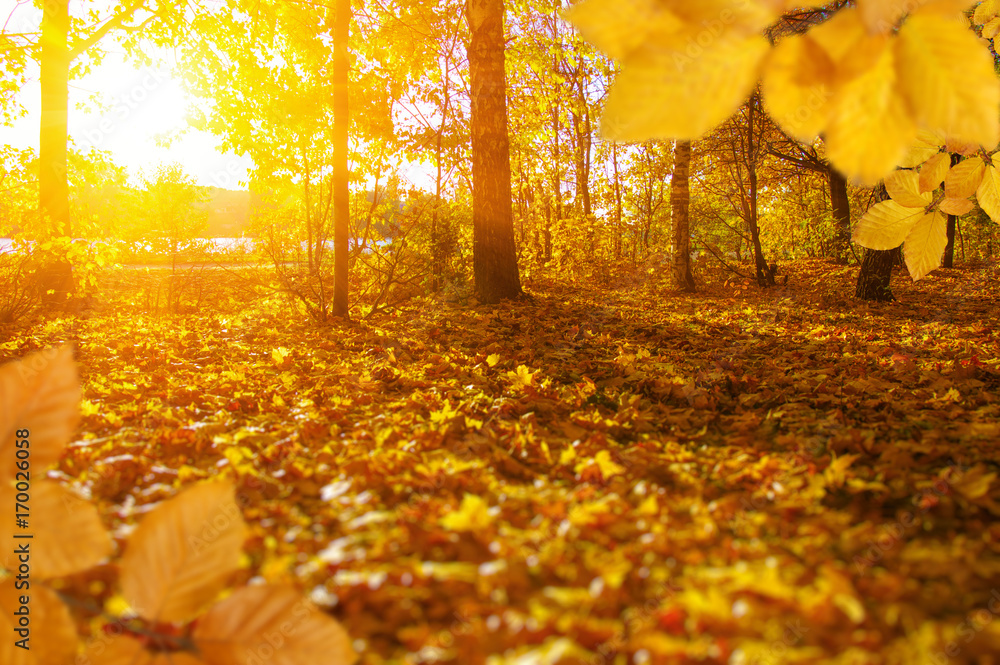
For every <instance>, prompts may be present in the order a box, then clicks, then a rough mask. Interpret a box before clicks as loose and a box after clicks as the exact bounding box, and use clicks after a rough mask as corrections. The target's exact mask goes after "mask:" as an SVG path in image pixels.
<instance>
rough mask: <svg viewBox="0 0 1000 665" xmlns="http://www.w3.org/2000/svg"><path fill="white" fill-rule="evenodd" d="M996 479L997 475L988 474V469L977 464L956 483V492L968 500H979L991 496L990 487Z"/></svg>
mask: <svg viewBox="0 0 1000 665" xmlns="http://www.w3.org/2000/svg"><path fill="white" fill-rule="evenodd" d="M996 479H997V474H996V473H987V472H986V467H984V466H983V465H982V464H977V465H976V466H975V467H973V468H971V469H969V470H968V471H966V472H965V473H963V474H962V476H961V477H960V478H959V479H958V480H956V481H955V491H957V492H958V493H959V494H961V495H962V496H964V497H965V498H966V499H969V500H975V499H979V498H981V497H984V496H987V495H988V494H989V491H990V486H991V485H992V484H993V481H995V480H996Z"/></svg>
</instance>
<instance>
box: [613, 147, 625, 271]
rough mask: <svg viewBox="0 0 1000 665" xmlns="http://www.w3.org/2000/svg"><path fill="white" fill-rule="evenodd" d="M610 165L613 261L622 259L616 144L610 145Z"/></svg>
mask: <svg viewBox="0 0 1000 665" xmlns="http://www.w3.org/2000/svg"><path fill="white" fill-rule="evenodd" d="M611 164H612V166H613V168H614V171H613V172H614V185H613V187H614V194H615V259H621V257H622V183H621V176H620V175H619V173H618V144H616V143H612V144H611Z"/></svg>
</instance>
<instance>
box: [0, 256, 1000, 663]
mask: <svg viewBox="0 0 1000 665" xmlns="http://www.w3.org/2000/svg"><path fill="white" fill-rule="evenodd" d="M788 271H789V275H790V279H789V285H788V286H787V287H784V288H781V287H779V288H778V289H775V290H770V291H765V292H761V291H758V290H757V289H755V288H753V287H752V286H751V285H750V283H749V282H745V283H735V284H734V283H730V285H728V286H724V285H723V284H722V279H723V275H721V274H719V273H715V272H712V271H709V270H703V271H702V274H703V275H704V277H703V281H704V285H703V289H702V292H701V293H700V294H699V295H696V296H683V297H666V298H665V297H664V295H663V293H664V290H665V289H666V288H667V285H666V284H665V283H662V282H655V281H654V282H650V283H649V284H647V285H644V286H639V287H632V288H629V289H623V290H618V291H614V290H608V289H606V288H601V289H594V288H590V287H587V286H586V285H584V284H580V283H579V282H578V281H572V282H565V283H550V285H549V286H548V287H547V288H546V289H543V290H537V289H536V290H534V291H533V292H532V296H533V298H532V299H531V300H526V301H524V302H517V303H510V304H506V305H504V306H502V307H501V306H498V307H471V308H470V307H468V306H461V307H459V306H455V305H451V304H448V303H445V302H440V301H435V300H414V301H411V303H410V304H409V306H405V307H401V308H399V309H397V310H395V311H393V312H391V313H388V314H383V315H376V316H374V317H372V318H371V319H369V320H368V321H367V322H359V323H356V324H352V325H334V326H322V327H320V326H315V325H311V324H308V323H306V322H305V321H304V319H303V317H295V316H290V315H289V312H288V311H287V309H283V308H276V309H258V310H253V311H248V312H247V313H246V314H244V315H220V314H212V313H201V314H199V315H197V316H189V317H176V318H169V319H166V318H160V317H154V316H142V315H131V316H126V317H123V316H118V315H114V316H107V317H99V318H96V319H91V320H89V321H87V322H80V321H73V320H66V321H62V322H55V323H52V324H50V325H48V326H46V327H44V328H37V329H34V330H26V329H19V330H18V331H11V333H10V334H9V341H7V342H5V343H3V344H2V346H0V349H2V351H0V353H2V354H3V355H4V356H5V357H17V356H23V355H26V354H28V353H29V352H30V351H31V350H34V349H39V348H44V347H46V346H47V345H49V344H52V343H54V342H57V341H59V340H67V339H69V340H73V341H74V342H75V343H76V345H77V348H78V349H79V350H78V357H79V358H80V361H81V373H82V376H83V381H84V382H83V391H84V399H83V402H82V412H83V420H82V424H81V427H80V429H79V430H77V432H76V433H75V434H73V435H72V436H71V437H70V438H71V439H72V440H74V443H73V444H72V445H70V446H69V447H67V448H64V449H61V455H56V454H55V451H54V450H53V451H51V454H47V455H46V454H41V453H42V452H43V451H49V450H50V449H48V448H41V447H40V450H39V453H40V454H41V455H40V457H38V458H37V459H33V462H32V463H33V465H36V466H33V469H37V470H36V472H35V473H33V474H32V477H33V478H34V477H35V475H36V474H38V475H39V476H42V475H44V474H43V473H42V468H43V465H44V464H46V463H50V462H54V463H55V464H56V466H55V469H54V471H53V473H50V474H49V479H48V480H45V481H44V482H45V483H46V484H52V485H55V486H57V487H59V488H61V489H60V490H59V491H60V492H64V493H69V492H73V493H81V492H83V493H84V494H83V495H84V496H88V497H89V498H90V499H89V502H83V503H84V505H91V504H92V505H93V506H95V507H96V510H97V515H98V516H99V518H100V519H99V521H100V524H101V525H102V528H103V529H106V530H108V531H110V532H111V533H112V534H114V535H115V540H116V542H121V541H125V540H127V541H128V542H129V549H125V552H128V551H129V550H130V548H131V546H132V543H133V542H140V540H146V538H147V536H143V535H142V534H141V533H140V531H139V530H140V529H143V525H144V524H146V523H147V521H152V522H156V519H154V516H156V515H157V514H158V513H159V511H167V510H169V508H168V507H169V506H175V505H177V502H180V503H181V505H189V507H190V509H191V510H192V511H193V512H196V513H198V509H196V508H195V507H194V506H191V505H190V504H188V501H192V502H193V498H192V499H187V498H186V497H188V496H191V495H189V494H188V492H192V491H195V490H197V489H198V488H200V487H201V483H202V482H203V481H204V482H208V483H209V487H212V486H214V487H220V485H218V484H217V483H222V484H227V483H228V484H230V485H231V487H233V488H235V495H236V497H237V505H238V506H239V509H240V510H239V512H240V514H241V515H242V519H243V520H244V521H245V522H246V525H247V529H248V531H247V533H248V537H247V539H246V540H245V545H244V552H245V556H244V558H243V560H242V563H241V567H240V568H239V570H237V571H236V572H235V587H232V588H236V589H242V588H243V587H242V586H240V585H241V584H242V583H243V582H244V581H246V580H250V579H253V580H254V581H255V583H257V582H261V583H263V584H264V586H250V587H247V588H246V590H245V591H240V592H238V593H234V594H233V595H231V596H229V598H228V599H223V600H221V601H219V604H217V605H215V606H214V607H216V608H217V609H216V610H209V612H210V613H212V614H213V615H214V616H219V618H221V615H223V614H224V615H226V616H229V617H230V623H228V624H227V625H231V626H233V627H234V629H235V627H236V626H238V625H241V624H242V623H243V622H244V621H247V622H249V621H250V620H251V617H248V616H247V614H248V613H247V612H245V611H241V609H240V608H241V607H250V606H251V603H256V602H258V600H260V599H258V598H254V597H252V596H251V595H245V594H253V593H257V592H259V593H264V592H263V591H257V592H255V591H254V590H260V589H272V592H273V593H277V592H278V590H277V588H275V587H282V588H287V586H288V585H292V586H295V587H297V588H302V589H306V590H308V591H309V596H310V598H311V599H312V600H313V601H314V602H317V603H320V605H321V606H322V607H323V608H324V610H325V612H329V613H330V614H332V615H333V616H335V617H336V618H337V619H338V620H340V621H341V622H342V623H343V625H344V627H345V629H346V630H347V632H348V633H350V635H351V638H352V639H353V640H355V641H356V643H357V644H358V645H359V646H358V649H359V651H361V652H362V659H363V661H362V662H365V663H370V664H372V665H374V664H376V663H402V662H406V661H407V660H408V659H410V660H412V659H414V658H416V656H415V654H418V653H428V652H430V651H431V650H433V652H434V653H436V654H438V655H437V656H436V657H437V659H438V660H439V661H441V662H455V663H468V662H477V661H483V660H485V659H487V658H488V657H490V656H492V657H494V658H497V659H502V660H497V662H511V663H513V662H526V661H529V660H530V659H545V658H550V659H551V660H552V661H554V662H591V661H594V662H596V659H601V660H602V661H603V662H614V660H615V659H616V658H619V657H621V658H624V659H626V660H628V661H632V660H633V659H634V658H636V656H638V658H639V659H640V660H641V659H643V658H649V661H650V662H664V663H667V662H676V661H678V660H681V659H690V660H696V659H699V658H700V659H702V660H704V661H705V662H717V663H725V662H729V661H730V659H731V658H733V657H734V654H737V655H736V656H735V657H736V658H747V659H754V660H755V661H758V660H759V661H764V662H766V661H767V660H768V659H774V660H777V659H778V658H779V656H781V657H785V656H787V655H788V654H793V655H795V656H796V657H801V658H803V659H805V658H807V657H808V658H810V659H812V660H816V661H823V660H829V659H835V658H837V657H838V656H839V655H840V654H842V652H843V645H844V644H848V643H850V644H852V645H853V646H852V653H853V654H855V655H856V656H857V657H858V658H859V659H862V658H863V659H867V660H870V661H874V662H913V661H915V660H917V659H918V658H919V657H923V656H926V654H932V655H934V654H937V653H939V652H944V651H945V649H949V650H950V652H951V653H953V654H957V655H954V656H952V659H953V661H952V662H954V663H956V664H959V665H961V664H964V663H970V664H971V663H974V662H977V659H982V658H984V657H986V656H987V655H989V654H992V653H995V650H996V645H997V639H998V638H997V635H998V634H997V632H996V631H995V629H994V626H993V625H992V624H985V623H984V622H983V621H982V619H981V617H979V616H978V615H976V614H975V612H976V611H977V610H978V609H981V608H983V607H986V606H987V604H988V603H989V602H990V588H991V587H990V585H991V584H992V579H993V575H994V572H993V568H992V564H991V563H990V562H991V561H992V560H993V558H994V556H995V553H994V552H993V549H992V547H993V545H992V540H987V539H986V538H984V537H983V534H992V533H993V531H995V526H994V523H995V520H996V515H997V511H998V510H1000V508H998V506H997V480H996V475H995V474H996V468H997V467H996V465H997V464H998V463H1000V458H998V457H997V451H996V447H995V445H994V443H995V441H996V438H997V436H998V429H997V424H996V418H995V412H996V408H997V398H996V394H997V393H996V388H997V387H998V386H1000V367H998V365H997V363H996V360H995V358H994V357H993V354H992V353H991V351H990V349H991V348H992V344H993V341H992V340H993V338H992V334H993V333H992V332H991V330H992V328H991V326H992V323H991V319H990V318H989V317H990V316H992V314H991V313H992V312H993V311H995V309H996V307H997V305H998V304H1000V301H998V299H1000V293H998V291H997V284H998V283H1000V282H998V280H997V274H996V269H995V267H990V268H987V269H980V270H971V269H964V270H961V271H941V272H940V273H935V274H933V275H930V276H929V277H928V278H927V279H925V280H921V281H920V282H917V283H911V282H910V281H909V280H905V281H901V282H900V283H898V284H896V285H895V290H896V291H897V294H898V296H899V297H900V301H901V302H899V303H896V304H893V305H867V304H861V305H859V304H857V303H856V302H854V301H852V300H851V299H850V298H849V297H848V295H846V294H848V293H849V292H850V284H851V281H852V275H850V274H849V272H848V271H846V270H845V269H843V268H837V267H831V266H830V265H828V264H825V263H823V262H819V261H813V262H802V263H793V264H790V265H789V266H788ZM942 291H944V292H945V293H946V294H947V297H945V298H942V297H941V292H942ZM36 362H37V361H36V360H30V359H29V360H27V361H26V364H23V365H22V367H29V368H31V367H35V366H36V365H35V363H36ZM39 369H40V368H39ZM15 376H17V375H16V374H15ZM13 388H17V389H19V388H20V386H19V385H14V386H13ZM10 394H13V395H15V396H18V395H20V394H21V392H20V391H19V390H14V392H13V393H5V394H4V399H3V400H2V401H0V403H2V404H4V405H5V406H6V405H7V404H11V403H12V402H10V401H8V399H7V395H10ZM4 422H7V421H4ZM32 430H33V431H34V430H35V426H32ZM4 441H5V442H7V443H6V445H8V446H9V445H11V444H10V441H12V439H10V438H6V439H4ZM32 445H33V446H34V443H33V444H32ZM7 452H8V450H7V449H6V448H5V449H4V450H3V452H0V454H4V455H6V454H7ZM33 482H38V483H41V482H42V481H41V478H39V479H38V480H37V481H33ZM211 491H212V492H213V493H214V492H215V490H211ZM230 491H231V490H230ZM221 494H222V493H221V492H219V495H220V496H221ZM226 496H227V497H228V498H227V499H226V500H227V501H229V500H231V498H232V496H233V495H232V494H231V493H230V494H227V495H226ZM160 504H162V505H160ZM72 505H77V504H76V503H74V504H72ZM86 510H88V511H89V510H90V509H86ZM201 510H206V508H201ZM81 514H82V513H81ZM198 514H204V513H198ZM36 519H37V520H39V521H38V522H37V524H38V525H39V526H41V525H42V524H45V523H48V524H53V525H57V524H59V523H58V522H55V521H49V520H48V519H43V517H42V515H41V514H39V515H38V516H37V518H36ZM161 519H165V518H161ZM136 523H138V525H139V526H138V529H136V530H133V529H132V525H133V524H136ZM184 523H185V524H189V525H191V523H190V522H184ZM33 524H35V522H34V521H33ZM192 526H193V525H192ZM6 528H9V527H7V525H5V529H6ZM174 528H180V527H174ZM133 539H140V540H135V541H133ZM53 547H55V546H53ZM50 551H52V550H50ZM145 551H146V552H147V553H148V555H149V556H154V555H155V552H153V551H152V550H145ZM136 556H137V555H136ZM144 556H145V555H144ZM111 561H112V562H114V563H117V564H119V568H118V569H119V570H120V573H119V574H116V573H115V568H113V567H109V566H99V567H97V568H89V569H87V570H84V571H81V572H79V573H77V574H75V575H73V576H71V577H68V578H60V579H64V581H63V583H62V584H61V585H60V586H58V587H56V590H57V591H58V594H60V597H61V598H67V599H68V598H77V599H83V600H85V601H89V602H92V603H93V604H94V605H96V607H97V608H104V609H103V613H105V614H110V615H112V616H113V617H116V618H117V617H121V619H122V620H121V622H120V623H118V624H115V620H116V619H108V618H101V617H98V620H97V621H95V622H94V625H91V624H90V623H89V622H87V621H79V620H78V621H77V624H78V625H77V628H78V630H79V631H80V632H81V634H83V635H84V636H85V639H86V640H87V642H88V643H89V644H105V643H106V642H107V641H108V640H109V639H110V637H109V636H107V635H105V634H102V633H100V632H96V631H97V629H98V628H100V626H101V625H102V624H106V623H111V624H112V625H120V626H122V627H123V628H125V629H126V632H129V631H131V632H133V633H138V634H140V635H142V634H148V633H149V632H153V633H157V634H162V631H165V630H166V627H165V626H162V625H158V624H152V623H150V622H148V621H140V620H139V619H138V618H136V617H132V616H131V615H125V616H123V615H122V612H123V611H124V603H123V602H122V593H125V592H126V590H127V589H128V586H127V585H119V582H118V580H121V579H123V577H125V576H126V574H127V571H128V569H127V565H130V564H129V562H128V559H125V558H122V557H120V555H119V554H118V550H116V551H115V553H113V554H112V555H111ZM49 584H50V583H48V582H46V583H45V585H44V586H46V587H47V586H49ZM53 586H54V585H53ZM33 588H34V587H33ZM191 588H197V587H191ZM43 593H44V592H42V591H40V590H39V591H38V592H37V593H36V595H35V596H34V597H33V602H34V601H38V602H39V603H40V604H41V603H49V602H50V601H49V600H48V599H46V600H42V598H43V597H44V596H43ZM46 596H47V594H46ZM285 597H286V596H280V598H285ZM287 597H288V598H290V597H291V596H287ZM56 601H57V598H53V599H51V602H52V603H53V604H54V605H55V604H56ZM59 602H62V601H59ZM192 602H193V601H192ZM260 602H263V601H262V600H261V601H260ZM272 602H275V603H277V602H278V598H274V599H273V601H272ZM47 606H48V605H47ZM215 612H219V613H221V614H218V615H215V614H214V613H215ZM81 613H82V614H81ZM970 613H973V614H971V615H970ZM71 615H72V616H73V617H85V616H86V615H87V612H86V610H85V609H84V608H81V607H78V606H76V605H74V607H73V608H72V610H71ZM5 616H8V617H9V616H10V614H9V613H5ZM143 616H144V615H143ZM208 616H209V615H205V614H203V615H202V619H201V620H200V621H199V622H198V624H197V626H199V628H196V629H195V632H194V633H193V635H191V639H193V640H194V641H196V642H197V639H198V637H199V633H198V631H199V630H209V628H208V627H207V626H205V622H206V618H207V617H208ZM256 616H262V615H260V614H258V615H256ZM887 616H896V617H897V620H895V621H887V620H886V619H885V617H887ZM970 616H972V619H971V621H972V623H971V624H970V623H967V622H968V621H970V618H969V617H970ZM490 617H497V618H496V619H491V618H490ZM994 623H995V622H994ZM210 624H212V625H218V624H217V622H216V621H215V619H214V618H213V620H212V621H211V622H210ZM789 626H792V627H794V628H795V631H796V632H790V633H785V631H786V629H787V628H788V627H789ZM252 627H253V624H250V623H247V624H246V628H247V631H246V632H250V631H251V628H252ZM976 627H980V628H981V630H979V631H978V632H975V628H976ZM36 629H37V628H36ZM212 630H215V628H212ZM967 630H970V631H973V632H969V633H968V634H971V635H973V639H971V640H969V641H965V639H964V637H963V635H965V634H966V633H965V631H967ZM139 631H146V633H141V632H139ZM114 632H119V630H118V629H115V631H114ZM261 632H267V631H266V630H264V631H261ZM167 634H169V635H171V636H172V637H173V639H174V640H175V641H174V642H167V643H168V644H176V643H178V641H179V642H180V643H181V644H186V643H185V642H183V639H181V638H184V637H186V636H187V633H184V632H183V631H182V632H181V633H180V635H178V634H177V633H167ZM862 634H863V635H864V639H863V640H859V639H857V638H858V636H860V635H862ZM122 639H124V638H122ZM116 642H117V640H116ZM953 642H954V645H953V646H952V647H949V644H950V643H953ZM7 643H9V640H7V639H6V638H5V639H4V644H7ZM128 644H129V645H130V648H136V649H138V647H135V646H131V643H128ZM955 646H957V649H956V648H955ZM91 648H94V647H91ZM281 652H282V650H281V649H278V650H277V651H276V654H277V653H281ZM285 653H288V654H292V655H289V658H291V659H292V662H320V661H315V660H311V659H309V658H304V659H299V660H295V659H294V654H295V651H294V650H293V648H292V647H291V646H288V647H287V651H286V652H285ZM503 653H506V654H507V655H506V656H499V655H498V654H503ZM558 654H561V655H558ZM739 654H742V656H740V655H739ZM172 657H174V658H177V657H178V656H177V655H174V656H172ZM202 657H203V658H204V659H205V660H207V659H208V655H207V654H203V656H202ZM276 657H277V656H276ZM518 658H521V659H523V660H520V661H518V660H517V659H518ZM220 660H221V657H220ZM4 662H8V661H7V660H4ZM11 662H16V661H11ZM95 662H102V661H101V660H99V659H97V660H95ZM175 662H176V661H175ZM221 662H230V661H225V660H221ZM273 662H280V661H273Z"/></svg>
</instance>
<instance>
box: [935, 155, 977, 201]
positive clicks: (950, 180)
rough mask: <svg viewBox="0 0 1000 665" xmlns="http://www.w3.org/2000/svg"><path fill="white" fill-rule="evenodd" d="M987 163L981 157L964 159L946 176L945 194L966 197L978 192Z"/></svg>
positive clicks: (949, 196) (950, 197)
mask: <svg viewBox="0 0 1000 665" xmlns="http://www.w3.org/2000/svg"><path fill="white" fill-rule="evenodd" d="M984 167H985V165H984V164H983V160H982V158H981V157H970V158H969V159H963V160H962V161H960V162H959V163H958V164H955V166H952V167H951V169H950V170H949V171H948V175H946V176H945V177H944V195H945V196H947V197H948V198H949V199H966V198H969V197H970V196H972V195H973V194H975V193H976V190H977V189H979V183H981V182H982V181H983V173H985V170H984Z"/></svg>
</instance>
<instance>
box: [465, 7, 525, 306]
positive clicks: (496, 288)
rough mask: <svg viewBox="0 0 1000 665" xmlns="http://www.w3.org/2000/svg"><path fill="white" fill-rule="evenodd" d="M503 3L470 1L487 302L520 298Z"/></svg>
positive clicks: (477, 243)
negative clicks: (505, 65) (508, 129)
mask: <svg viewBox="0 0 1000 665" xmlns="http://www.w3.org/2000/svg"><path fill="white" fill-rule="evenodd" d="M503 12H504V7H503V0H468V2H467V4H466V19H467V20H468V22H469V29H470V32H471V38H470V41H469V78H470V84H471V89H472V95H471V97H472V104H471V106H472V109H471V110H472V117H471V133H472V226H473V258H472V263H473V270H474V274H475V281H476V294H477V295H478V297H479V300H480V301H481V302H484V303H495V302H498V301H500V300H502V299H504V298H515V297H517V296H519V295H521V281H520V278H519V276H518V272H517V255H516V248H515V245H514V220H513V214H512V211H511V189H510V143H509V139H508V136H507V82H506V77H505V74H504V36H503V35H504V33H503Z"/></svg>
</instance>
